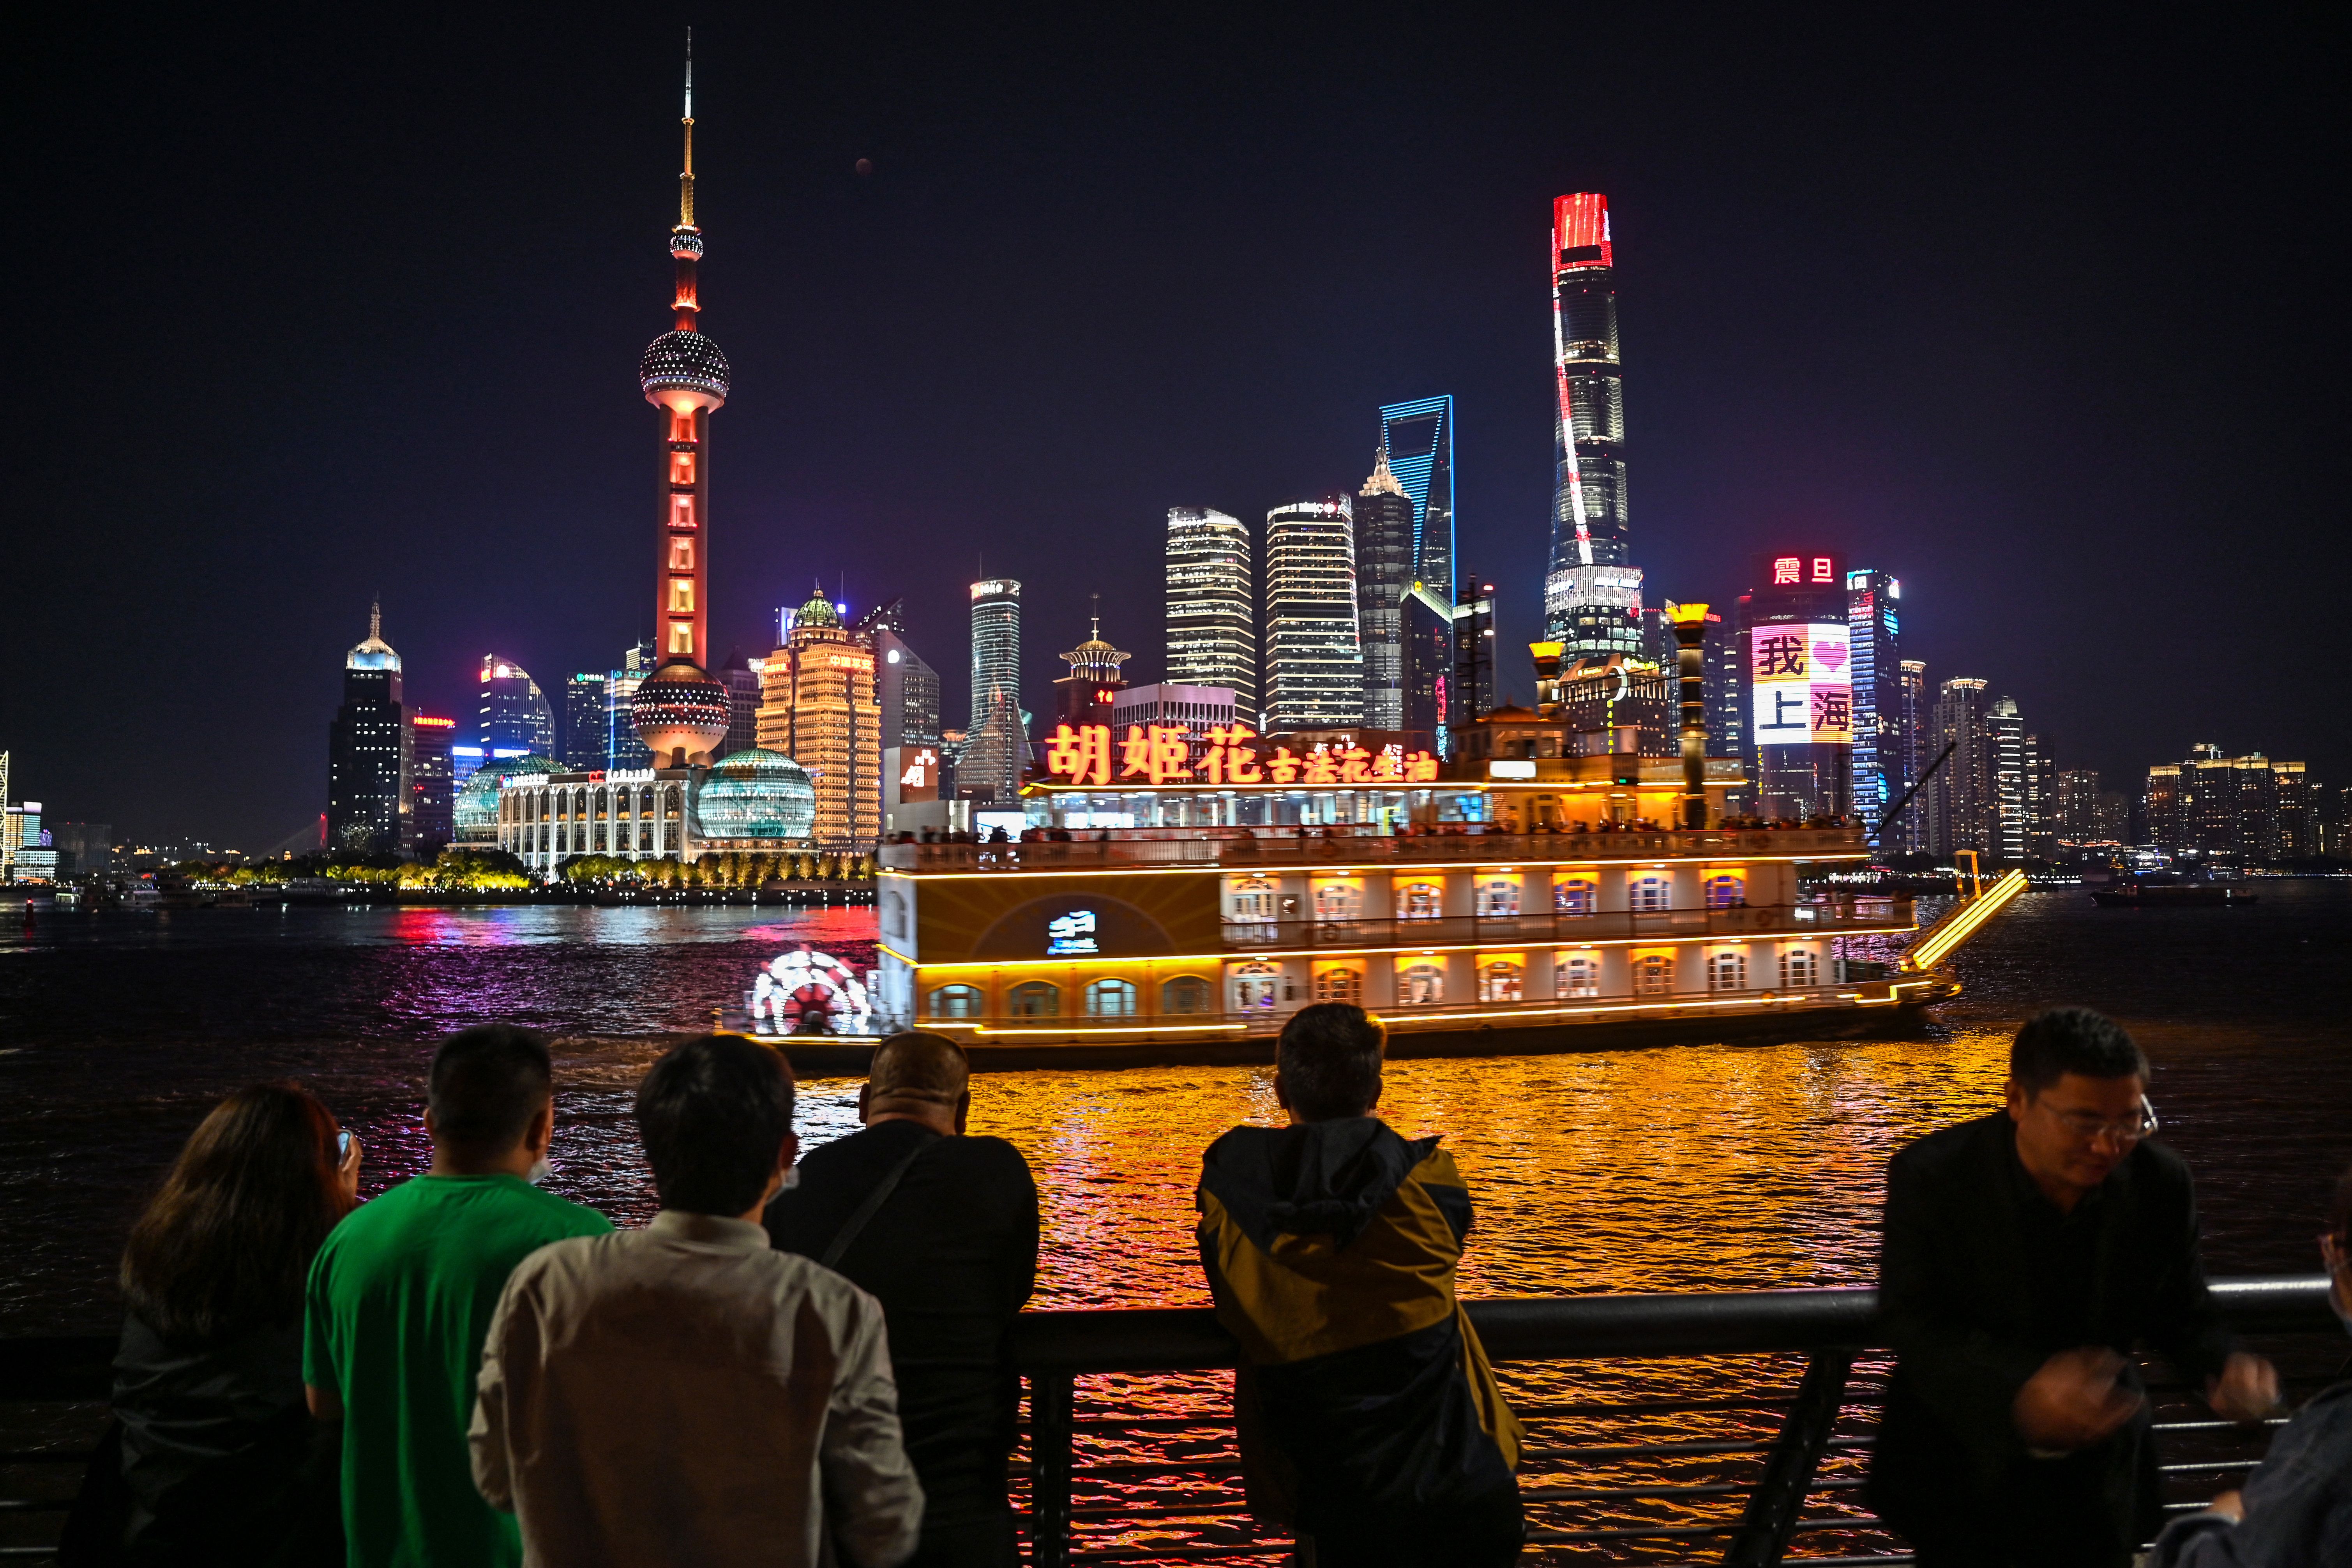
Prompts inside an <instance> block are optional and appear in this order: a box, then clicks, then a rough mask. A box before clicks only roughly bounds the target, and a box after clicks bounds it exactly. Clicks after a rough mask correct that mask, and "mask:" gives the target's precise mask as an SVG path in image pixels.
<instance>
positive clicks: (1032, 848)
mask: <svg viewBox="0 0 2352 1568" xmlns="http://www.w3.org/2000/svg"><path fill="white" fill-rule="evenodd" d="M1263 831H1264V837H1254V838H1244V837H1241V833H1242V830H1241V829H1239V828H1232V827H1226V828H1211V827H1204V828H1198V829H1194V830H1193V832H1194V835H1195V836H1194V837H1186V838H1077V839H1072V840H1069V841H1066V842H1060V843H1055V842H1042V843H1041V842H1031V843H1026V844H1024V843H1017V842H1016V843H1011V844H885V845H883V846H882V847H880V848H879V849H878V850H877V852H876V858H877V863H878V864H880V865H881V867H882V868H884V869H886V870H893V871H914V872H924V871H1066V870H1085V869H1087V868H1091V867H1096V866H1202V867H1207V866H1230V867H1232V868H1234V869H1235V870H1250V869H1253V868H1260V867H1272V866H1313V865H1317V864H1329V865H1334V866H1339V865H1370V864H1377V865H1398V866H1410V865H1421V864H1427V865H1481V866H1483V865H1498V864H1502V863H1505V862H1521V861H1525V862H1530V863H1538V862H1541V863H1550V862H1559V863H1569V864H1579V865H1586V864H1596V863H1601V862H1607V861H1614V860H1654V859H1658V858H1682V859H1689V858H1710V857H1712V858H1723V859H1735V858H1744V857H1748V856H1756V855H1800V856H1828V857H1835V858H1859V857H1863V856H1866V855H1867V854H1868V853H1869V849H1868V847H1867V846H1866V845H1865V844H1864V839H1863V833H1862V829H1861V828H1859V827H1771V828H1765V827H1718V828H1709V829H1707V830H1706V831H1704V832H1698V833H1691V832H1682V831H1666V830H1663V829H1661V830H1653V831H1640V832H1625V833H1466V834H1443V833H1441V834H1414V835H1412V836H1410V837H1403V838H1399V837H1393V836H1391V835H1387V834H1381V833H1377V832H1361V831H1357V830H1355V829H1353V828H1349V827H1346V826H1341V827H1339V828H1335V829H1334V830H1333V834H1334V836H1333V837H1328V838H1324V837H1310V838H1299V837H1292V836H1288V835H1284V834H1282V833H1281V832H1280V830H1278V829H1273V828H1268V829H1265V830H1263Z"/></svg>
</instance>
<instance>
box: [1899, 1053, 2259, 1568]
mask: <svg viewBox="0 0 2352 1568" xmlns="http://www.w3.org/2000/svg"><path fill="white" fill-rule="evenodd" d="M2147 1076H2148V1068H2147V1058H2145V1057H2143V1056H2142V1055H2141V1054H2140V1051H2139V1047H2137V1046H2136V1045H2134V1044H2133V1043H2132V1039H2131V1037H2130V1036H2129V1035H2127V1034H2126V1033H2125V1032H2124V1031H2123V1029H2121V1028H2120V1027H2118V1026H2116V1024H2115V1023H2113V1022H2112V1021H2110V1020H2109V1019H2106V1018H2105V1017H2102V1016H2100V1015H2098V1014H2096V1013H2094V1012H2090V1011H2089V1010H2087V1009H2084V1008H2064V1009H2060V1010H2057V1011H2053V1012H2048V1013H2043V1014H2042V1015H2041V1016H2038V1017H2036V1018H2034V1019H2032V1021H2030V1022H2029V1023H2027V1024H2026V1026H2024V1027H2023V1028H2022V1029H2021V1030H2020V1031H2019V1032H2018V1036H2017V1039H2016V1041H2015V1043H2014V1044H2013V1046H2012V1047H2011V1052H2010V1076H2009V1082H2008V1084H2007V1086H2006V1089H2005V1094H2006V1097H2007V1101H2008V1103H2007V1107H2006V1109H2005V1110H2002V1111H1997V1112H1995V1113H1994V1114H1992V1115H1990V1116H1987V1117H1983V1118H1980V1119H1979V1120H1977V1121H1969V1122H1963V1123H1962V1124H1960V1125H1959V1126H1958V1127H1948V1128H1946V1129H1944V1130H1943V1131H1940V1132H1936V1133H1931V1134H1929V1135H1928V1136H1927V1137H1926V1138H1922V1139H1920V1140H1919V1141H1918V1142H1915V1143H1912V1144H1911V1145H1909V1146H1908V1147H1906V1148H1905V1149H1904V1150H1903V1151H1901V1152H1899V1153H1897V1154H1896V1155H1895V1158H1894V1159H1893V1161H1892V1162H1890V1163H1889V1164H1888V1166H1887V1173H1886V1215H1885V1243H1884V1248H1883V1251H1882V1254H1881V1258H1880V1263H1879V1305H1880V1310H1881V1311H1882V1313H1883V1314H1884V1321H1885V1330H1886V1334H1887V1342H1888V1343H1889V1344H1891V1345H1892V1346H1893V1347H1894V1349H1895V1355H1896V1363H1895V1376H1894V1380H1893V1384H1892V1386H1891V1388H1890V1390H1889V1394H1888V1398H1887V1405H1886V1415H1885V1421H1884V1423H1883V1425H1882V1426H1881V1428H1880V1432H1879V1436H1878V1441H1877V1445H1876V1450H1875V1452H1874V1455H1873V1457H1872V1461H1871V1476H1870V1497H1871V1500H1872V1501H1873V1502H1874V1504H1875V1505H1876V1507H1877V1509H1878V1510H1879V1514H1880V1516H1881V1517H1882V1518H1884V1519H1885V1520H1886V1521H1887V1522H1888V1523H1890V1524H1891V1525H1893V1526H1894V1527H1895V1529H1896V1530H1897V1531H1901V1532H1902V1533H1903V1534H1904V1535H1905V1536H1906V1537H1907V1538H1909V1540H1910V1542H1912V1544H1913V1545H1914V1546H1915V1547H1916V1549H1917V1551H1918V1554H1919V1555H1918V1561H1919V1563H1920V1564H1921V1568H1943V1565H1946V1564H1967V1565H1968V1568H2004V1565H2018V1568H2041V1565H2044V1564H2047V1565H2049V1568H2122V1565H2123V1564H2126V1563H2129V1562H2130V1561H2131V1560H2132V1557H2133V1554H2134V1553H2135V1552H2137V1550H2138V1549H2139V1547H2140V1545H2141V1544H2142V1543H2143V1542H2147V1540H2148V1539H2149V1538H2150V1537H2151V1536H2153V1535H2154V1534H2155V1533H2156V1531H2157V1527H2158V1525H2159V1524H2160V1523H2161V1522H2162V1519H2163V1513H2162V1505H2161V1500H2160V1494H2159V1492H2158V1475H2157V1464H2156V1453H2155V1449H2154V1447H2153V1446H2152V1445H2151V1442H2150V1438H2149V1432H2148V1426H2149V1420H2148V1406H2147V1394H2146V1392H2145V1391H2144V1389H2143V1388H2142V1385H2141V1384H2140V1380H2139V1376H2138V1373H2137V1370H2136V1368H2135V1366H2134V1364H2133V1363H2132V1362H2131V1360H2130V1356H2131V1353H2132V1352H2133V1351H2134V1349H2135V1348H2136V1347H2137V1346H2138V1345H2140V1344H2141V1343H2142V1342H2147V1343H2149V1344H2152V1345H2154V1346H2155V1347H2156V1348H2157V1349H2158V1350H2159V1351H2161V1352H2163V1353H2164V1354H2165V1355H2166V1356H2167V1357H2168V1359H2169V1360H2170V1361H2171V1362H2172V1363H2173V1364H2174V1365H2175V1366H2177V1367H2179V1369H2180V1370H2181V1371H2182V1372H2184V1373H2187V1374H2188V1375H2189V1377H2190V1378H2191V1379H2193V1380H2196V1381H2199V1382H2201V1383H2202V1384H2203V1385H2204V1388H2205V1393H2206V1398H2207V1401H2208V1402H2209V1403H2210V1405H2212V1407H2213V1409H2214V1411H2215V1412H2216V1413H2217V1414H2219V1415H2222V1416H2224V1417H2226V1418H2228V1419H2231V1420H2252V1419H2256V1418H2259V1417H2260V1416H2262V1415H2266V1414H2268V1413H2269V1411H2270V1410H2271V1409H2272V1408H2273V1406H2275V1405H2277V1403H2278V1379H2277V1375H2276V1374H2275V1373H2273V1371H2272V1369H2271V1366H2270V1363H2267V1362H2265V1361H2263V1360H2261V1359H2260V1358H2259V1357H2256V1356H2252V1355H2248V1354H2245V1353H2243V1352H2240V1351H2239V1350H2238V1349H2237V1347H2236V1345H2235V1343H2234V1342H2232V1340H2231V1338H2230V1336H2229V1335H2228V1334H2227V1333H2226V1332H2225V1331H2223V1329H2222V1327H2221V1320H2220V1317H2219V1314H2218V1313H2217V1312H2216V1310H2215V1309H2214V1306H2213V1302H2212V1300H2211V1297H2210V1294H2209V1293H2208V1291H2207V1289H2206V1286H2205V1271H2204V1265H2203V1262H2202V1260H2201V1259H2200V1256H2199V1250H2198V1226H2197V1205H2196V1199H2195V1195H2194V1193H2193V1190H2192V1186H2191V1184H2190V1181H2189V1169H2188V1167H2187V1166H2186V1165H2185V1164H2183V1163H2181V1160H2180V1158H2179V1155H2177V1154H2175V1153H2173V1152H2171V1151H2170V1150H2168V1149H2166V1148H2164V1147H2162V1146H2161V1145H2159V1144H2156V1143H2151V1142H2147V1134H2148V1133H2150V1132H2152V1131H2155V1127H2156V1118H2155V1113H2154V1112H2153V1111H2152V1110H2150V1109H2149V1107H2148V1102H2147Z"/></svg>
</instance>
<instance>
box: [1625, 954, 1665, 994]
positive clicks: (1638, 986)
mask: <svg viewBox="0 0 2352 1568" xmlns="http://www.w3.org/2000/svg"><path fill="white" fill-rule="evenodd" d="M1674 988H1675V961H1674V960H1673V959H1672V958H1671V957H1669V956H1667V955H1666V954H1664V953H1663V952H1645V953H1643V955H1642V956H1641V957H1639V958H1637V959H1635V960H1634V961H1633V994H1635V995H1637V996H1664V995H1668V994H1672V992H1673V991H1674Z"/></svg>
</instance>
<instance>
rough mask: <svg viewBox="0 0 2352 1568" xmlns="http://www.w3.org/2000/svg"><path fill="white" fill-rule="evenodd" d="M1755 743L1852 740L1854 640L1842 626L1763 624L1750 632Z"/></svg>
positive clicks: (1845, 743)
mask: <svg viewBox="0 0 2352 1568" xmlns="http://www.w3.org/2000/svg"><path fill="white" fill-rule="evenodd" d="M1852 654H1853V644H1852V642H1851V641H1850V639H1849V637H1848V633H1847V630H1846V628H1845V627H1844V626H1842V625H1830V624H1825V623H1822V622H1804V621H1781V622H1767V623H1765V624H1764V625H1762V626H1752V627H1750V628H1749V629H1748V690H1749V692H1750V693H1751V708H1750V711H1751V713H1752V715H1753V719H1754V723H1755V727H1756V743H1757V744H1758V745H1759V746H1807V745H1838V746H1850V745H1852V744H1853V659H1852Z"/></svg>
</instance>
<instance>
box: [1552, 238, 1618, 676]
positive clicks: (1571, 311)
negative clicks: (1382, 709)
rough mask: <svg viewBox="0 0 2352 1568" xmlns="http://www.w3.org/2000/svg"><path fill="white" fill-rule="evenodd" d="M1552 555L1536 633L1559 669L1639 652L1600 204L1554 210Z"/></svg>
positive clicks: (1608, 252) (1610, 264) (1610, 257)
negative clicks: (1555, 647)
mask: <svg viewBox="0 0 2352 1568" xmlns="http://www.w3.org/2000/svg"><path fill="white" fill-rule="evenodd" d="M1551 249H1552V274H1551V323H1552V386H1553V396H1554V410H1553V429H1552V461H1553V471H1554V476H1555V478H1554V485H1553V490H1552V528H1551V558H1550V563H1549V567H1548V569H1547V570H1546V572H1545V574H1544V637H1545V639H1546V640H1547V641H1549V642H1557V643H1559V644H1561V645H1563V647H1564V649H1565V656H1566V658H1567V661H1568V662H1569V663H1570V664H1573V663H1574V662H1575V661H1576V660H1578V659H1580V658H1607V657H1608V656H1609V655H1611V654H1612V653H1622V654H1624V655H1625V656H1626V657H1628V658H1633V657H1634V656H1635V655H1637V654H1638V653H1639V652H1640V651H1641V648H1640V642H1641V631H1640V626H1639V618H1640V615H1641V609H1642V574H1641V570H1640V568H1638V567H1636V566H1634V565H1633V557H1632V555H1631V553H1630V549H1631V544H1630V524H1629V521H1628V514H1627V505H1626V495H1625V399H1624V390H1623V384H1622V380H1621V376H1622V369H1621V365H1620V362H1619V359H1618V353H1617V281H1616V254H1615V249H1614V247H1613V245H1612V242H1611V240H1610V237H1609V198H1608V197H1606V196H1604V195H1599V194H1598V193H1594V192H1585V193H1582V194H1580V195H1566V196H1561V197H1559V199H1557V200H1556V201H1554V202H1553V203H1552V230H1551Z"/></svg>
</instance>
